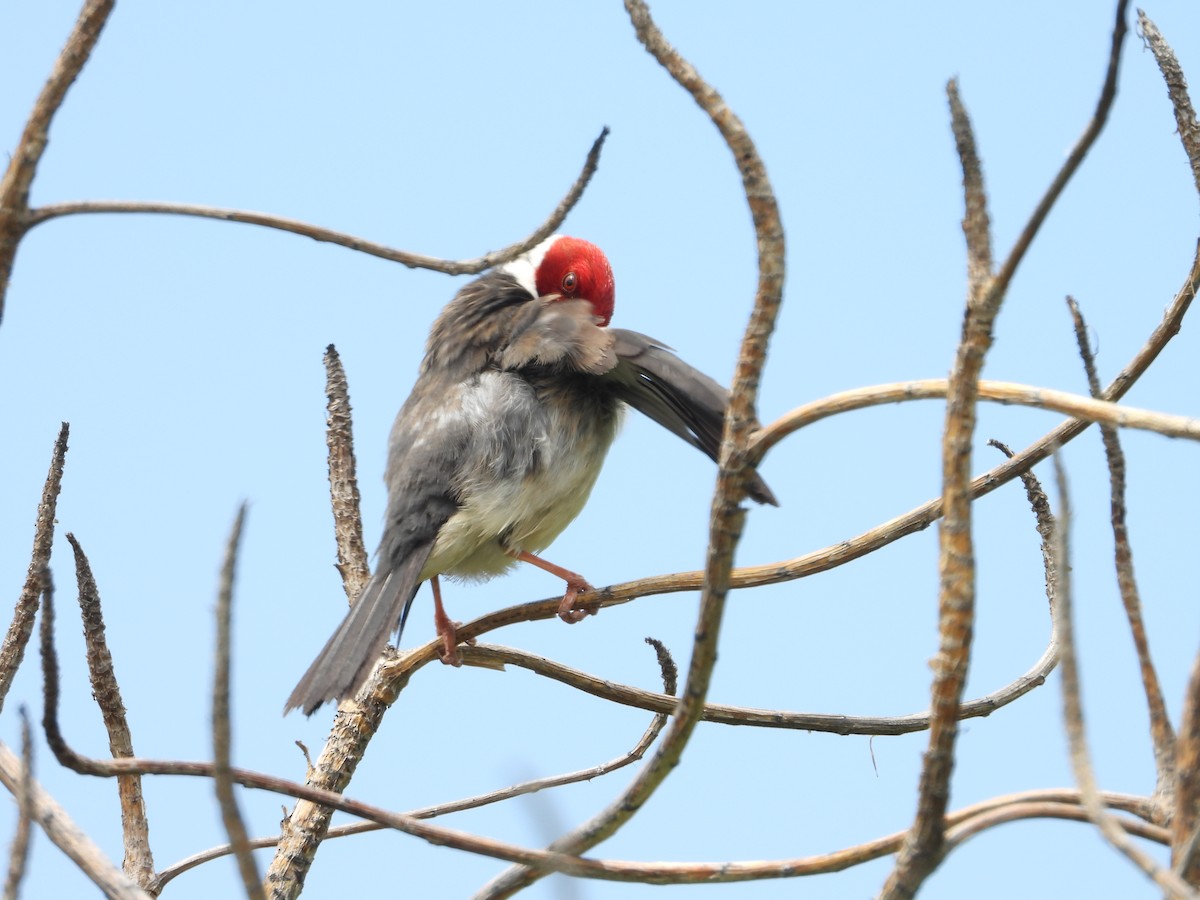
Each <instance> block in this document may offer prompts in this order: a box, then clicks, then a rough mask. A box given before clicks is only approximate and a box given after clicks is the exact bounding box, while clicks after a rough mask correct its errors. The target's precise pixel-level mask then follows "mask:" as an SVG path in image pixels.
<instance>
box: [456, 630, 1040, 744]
mask: <svg viewBox="0 0 1200 900" xmlns="http://www.w3.org/2000/svg"><path fill="white" fill-rule="evenodd" d="M462 655H463V662H464V663H465V664H466V665H477V666H481V667H483V668H488V669H499V668H502V667H503V666H506V665H513V666H518V667H520V668H522V669H525V670H527V671H529V672H533V673H534V674H536V675H541V676H543V677H545V678H551V679H553V680H554V681H557V682H559V683H561V684H565V685H567V686H569V687H572V688H575V689H576V690H579V691H583V692H584V693H586V694H591V695H592V696H593V697H599V698H600V699H601V700H608V701H610V702H612V703H620V704H621V705H622V706H630V707H633V708H635V709H644V710H646V711H648V712H657V713H663V714H667V715H670V714H672V713H674V712H675V708H676V707H677V706H678V703H679V701H678V698H677V697H675V696H674V695H670V694H659V693H656V692H654V691H647V690H644V689H642V688H638V687H634V686H632V685H628V684H621V683H619V682H615V681H610V680H608V679H605V678H599V677H597V676H595V675H592V674H590V673H588V672H583V671H581V670H579V669H574V668H571V667H570V666H567V665H564V664H562V663H559V662H555V661H554V660H551V659H546V658H545V657H543V656H537V655H536V654H533V653H527V652H525V651H524V650H517V649H515V648H513V647H502V646H499V645H497V644H477V645H475V646H469V647H463V648H462ZM1057 659H1058V656H1057V650H1056V645H1055V643H1054V642H1053V639H1051V642H1050V645H1049V646H1047V648H1046V649H1045V651H1043V653H1042V655H1041V656H1040V657H1039V658H1038V660H1037V662H1035V663H1034V664H1033V665H1032V666H1031V667H1030V668H1029V670H1028V671H1027V672H1025V673H1024V674H1023V675H1021V676H1019V677H1018V678H1016V679H1014V680H1013V681H1011V682H1009V683H1008V684H1006V685H1004V686H1003V687H1001V688H1000V689H999V690H996V691H993V692H992V693H990V694H985V695H984V696H982V697H979V698H976V699H974V700H968V701H965V702H964V703H963V704H962V705H961V707H960V708H959V718H960V719H973V718H983V717H985V716H990V715H991V714H992V713H994V712H995V711H996V710H998V709H1001V708H1003V707H1005V706H1007V705H1008V704H1010V703H1012V702H1013V701H1014V700H1016V699H1017V698H1019V697H1023V696H1024V695H1025V694H1028V693H1029V692H1030V691H1032V690H1033V689H1034V688H1035V687H1038V686H1039V685H1042V684H1044V683H1045V681H1046V677H1047V676H1048V675H1049V674H1050V672H1052V671H1053V670H1054V666H1055V664H1056V662H1057ZM701 718H702V719H703V721H705V722H713V723H714V724H718V725H741V726H750V727H755V728H782V729H789V730H797V731H819V732H824V733H828V734H839V735H843V736H847V735H852V734H858V735H897V734H911V733H913V732H915V731H924V730H925V729H926V728H928V727H929V710H924V711H923V712H919V713H910V714H907V715H903V716H848V715H840V714H834V713H807V712H790V711H788V710H780V709H756V708H754V707H750V706H730V705H727V704H724V703H706V704H705V705H704V710H703V712H702V713H701Z"/></svg>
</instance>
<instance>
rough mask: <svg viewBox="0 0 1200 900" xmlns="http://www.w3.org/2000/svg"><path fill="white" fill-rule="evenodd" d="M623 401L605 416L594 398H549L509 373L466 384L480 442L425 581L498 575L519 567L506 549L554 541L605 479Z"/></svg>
mask: <svg viewBox="0 0 1200 900" xmlns="http://www.w3.org/2000/svg"><path fill="white" fill-rule="evenodd" d="M614 406H615V407H616V408H617V409H610V410H608V411H607V415H603V414H602V415H596V414H595V411H594V410H593V409H592V408H591V406H590V405H589V404H572V403H554V404H551V403H545V402H543V401H542V400H541V399H539V398H538V396H537V394H536V393H535V391H534V388H533V387H532V386H531V385H530V384H529V383H528V382H527V381H525V380H524V379H522V378H520V377H518V376H516V375H514V374H512V373H507V372H487V373H484V374H483V375H481V376H480V377H479V379H478V381H477V382H475V383H474V384H472V385H470V386H469V387H467V388H465V390H464V393H463V395H462V408H463V411H464V413H465V414H466V415H468V416H470V417H471V418H472V419H473V420H474V422H475V425H476V427H474V428H473V429H472V431H473V433H474V434H476V435H478V436H479V438H478V439H477V440H475V441H474V442H473V443H472V445H471V446H470V447H469V448H468V451H467V459H465V460H463V462H464V466H463V468H462V469H461V470H460V471H461V473H462V475H461V477H460V479H459V482H458V484H457V485H456V487H457V488H458V490H459V496H460V503H461V507H460V509H459V510H458V511H457V512H456V513H454V514H453V515H452V516H451V517H450V519H449V520H448V521H447V522H446V524H445V525H443V526H442V528H441V529H440V531H439V532H438V536H437V540H436V542H435V543H434V547H433V552H432V553H431V554H430V557H429V560H428V562H427V563H426V564H425V567H424V569H423V570H422V573H421V578H422V579H425V578H429V577H431V576H433V575H437V574H445V575H449V576H451V577H457V578H466V579H485V578H490V577H491V576H493V575H498V574H500V573H502V572H504V571H505V570H507V569H508V568H510V567H511V566H513V565H514V564H515V560H514V559H513V558H512V556H510V555H509V553H508V552H506V551H512V552H515V551H520V550H527V551H529V552H531V553H537V552H539V551H541V550H543V549H545V548H546V547H548V546H549V545H550V543H551V542H552V541H553V540H554V539H555V538H556V537H558V535H559V534H560V533H561V532H562V531H563V529H564V528H566V527H567V525H569V524H570V523H571V521H572V520H573V519H574V518H575V517H576V516H577V515H579V512H580V511H581V510H582V509H583V506H584V504H585V503H586V502H587V499H588V495H589V494H590V493H591V491H592V487H593V486H594V485H595V483H596V478H597V477H598V476H599V474H600V469H601V466H602V465H603V463H604V457H605V455H606V454H607V452H608V448H609V446H610V445H611V443H612V440H613V437H614V436H615V435H616V431H617V425H618V421H619V415H617V411H618V410H619V407H620V404H614ZM520 435H524V436H525V437H524V440H522V439H521V438H520V437H519V436H520ZM530 435H533V440H532V441H531V440H530V438H529V436H530Z"/></svg>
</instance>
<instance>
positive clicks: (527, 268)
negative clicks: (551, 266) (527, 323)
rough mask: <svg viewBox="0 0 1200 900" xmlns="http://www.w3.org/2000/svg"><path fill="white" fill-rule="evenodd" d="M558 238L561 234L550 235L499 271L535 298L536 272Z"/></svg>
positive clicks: (536, 293)
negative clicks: (515, 281) (510, 277)
mask: <svg viewBox="0 0 1200 900" xmlns="http://www.w3.org/2000/svg"><path fill="white" fill-rule="evenodd" d="M560 237H562V235H561V234H552V235H550V237H548V238H546V239H545V240H544V241H542V242H541V243H540V244H538V245H537V246H536V247H534V248H533V249H532V250H528V251H526V252H525V253H522V254H521V255H520V256H518V257H517V258H516V259H514V260H513V261H512V262H507V263H505V264H504V265H502V266H501V267H500V269H499V271H501V272H504V273H505V274H506V275H511V276H512V277H513V278H515V279H516V280H517V284H519V285H521V287H523V288H525V290H527V291H529V294H530V296H531V297H536V296H537V295H538V292H537V270H538V268H539V267H540V266H541V264H542V260H543V259H545V258H546V252H547V251H548V250H549V249H550V248H551V247H552V246H553V245H554V242H555V241H557V240H558V239H559V238H560Z"/></svg>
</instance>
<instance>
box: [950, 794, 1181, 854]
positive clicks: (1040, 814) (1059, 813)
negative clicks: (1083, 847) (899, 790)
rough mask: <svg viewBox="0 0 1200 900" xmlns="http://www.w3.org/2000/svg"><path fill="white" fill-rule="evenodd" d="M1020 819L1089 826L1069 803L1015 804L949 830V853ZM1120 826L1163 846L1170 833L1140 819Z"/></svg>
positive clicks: (1120, 821) (1124, 821)
mask: <svg viewBox="0 0 1200 900" xmlns="http://www.w3.org/2000/svg"><path fill="white" fill-rule="evenodd" d="M1019 819H1070V820H1071V821H1075V822H1088V821H1090V820H1089V819H1088V815H1087V811H1086V810H1083V809H1080V808H1079V807H1078V806H1072V805H1070V804H1066V803H1051V802H1031V803H1012V804H1009V805H1007V806H1003V807H1000V808H998V809H995V810H993V811H991V812H988V813H984V814H982V815H979V816H976V817H975V818H973V819H970V820H969V821H967V822H964V823H963V824H962V825H959V826H958V827H956V828H947V829H946V850H947V851H950V850H957V849H958V848H959V847H961V846H962V845H963V844H964V843H966V841H967V840H969V839H970V838H973V837H975V835H977V834H981V833H982V832H984V831H987V830H988V829H989V828H995V827H996V826H997V825H1003V824H1004V823H1006V822H1016V821H1018V820H1019ZM1113 821H1114V822H1115V823H1116V825H1117V826H1118V827H1119V828H1120V829H1121V830H1122V831H1124V832H1125V833H1126V834H1131V835H1133V836H1135V837H1140V838H1145V839H1146V840H1148V841H1157V842H1159V843H1162V842H1163V839H1164V838H1165V837H1166V833H1167V830H1166V829H1165V828H1163V827H1162V826H1161V825H1151V824H1150V823H1148V822H1139V821H1137V820H1136V819H1122V818H1116V817H1114V818H1113Z"/></svg>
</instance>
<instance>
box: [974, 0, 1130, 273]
mask: <svg viewBox="0 0 1200 900" xmlns="http://www.w3.org/2000/svg"><path fill="white" fill-rule="evenodd" d="M1128 11H1129V2H1128V0H1118V3H1117V15H1116V22H1114V23H1113V30H1112V39H1111V41H1110V43H1109V49H1108V66H1107V68H1106V69H1105V73H1104V85H1103V86H1102V87H1101V88H1100V98H1099V99H1098V100H1097V101H1096V109H1095V112H1093V113H1092V117H1091V119H1089V120H1088V123H1087V126H1086V127H1085V128H1084V129H1083V134H1081V135H1080V136H1079V139H1078V140H1077V141H1076V142H1075V146H1074V147H1072V148H1071V152H1070V153H1068V154H1067V158H1066V160H1065V161H1064V162H1063V164H1062V168H1060V169H1059V170H1058V174H1056V175H1055V176H1054V180H1053V181H1051V182H1050V186H1049V187H1048V188H1046V193H1045V194H1043V195H1042V199H1041V200H1039V201H1038V205H1037V206H1036V207H1035V208H1034V210H1033V213H1032V215H1030V217H1029V221H1028V222H1026V223H1025V227H1024V228H1023V229H1022V230H1021V234H1020V235H1019V236H1018V237H1017V240H1016V243H1014V244H1013V248H1012V250H1011V251H1009V254H1008V258H1007V259H1006V260H1004V265H1002V266H1001V267H1000V271H998V272H997V273H996V283H995V285H994V286H993V288H992V289H993V290H995V291H998V292H999V293H1001V294H1003V293H1004V292H1006V291H1007V290H1008V285H1009V283H1010V282H1011V281H1012V279H1013V276H1014V275H1016V274H1017V267H1018V266H1020V264H1021V260H1022V259H1024V258H1025V253H1026V251H1027V250H1029V247H1030V246H1031V245H1032V244H1033V239H1034V238H1035V237H1036V236H1037V233H1038V231H1039V230H1040V229H1041V227H1042V223H1043V222H1045V221H1046V217H1047V216H1048V215H1050V210H1051V209H1053V208H1054V204H1055V203H1056V202H1058V198H1059V197H1060V196H1062V192H1063V190H1065V189H1066V186H1067V182H1069V181H1070V180H1071V176H1073V175H1074V174H1075V172H1076V171H1077V170H1078V169H1079V167H1080V165H1082V164H1083V160H1084V157H1086V156H1087V155H1088V151H1090V150H1091V149H1092V145H1093V144H1095V143H1096V139H1097V138H1099V137H1100V132H1101V131H1103V130H1104V125H1105V123H1107V122H1108V114H1109V113H1110V112H1111V111H1112V108H1113V103H1114V102H1116V99H1117V73H1118V71H1119V69H1120V66H1121V50H1122V48H1123V47H1124V44H1125V33H1126V32H1127V31H1128V30H1129V27H1128V26H1127V25H1126V24H1125V19H1126V18H1127V17H1128Z"/></svg>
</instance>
